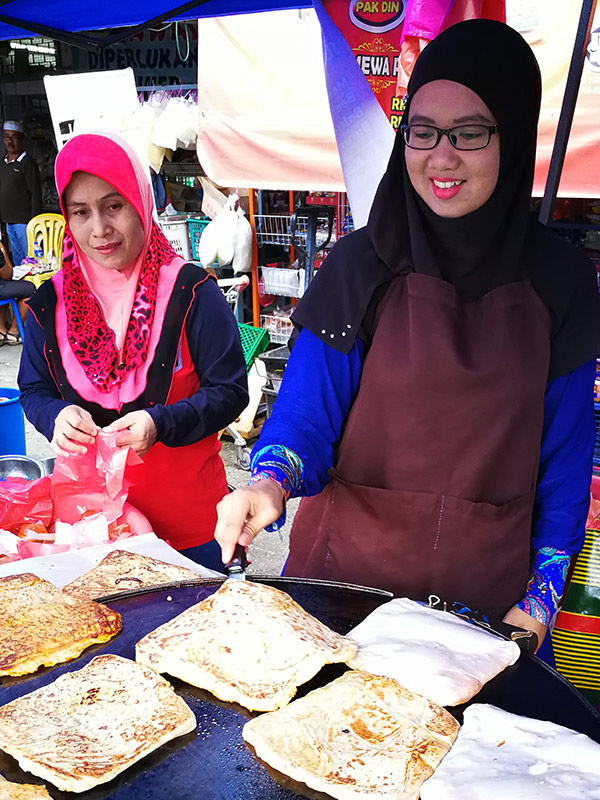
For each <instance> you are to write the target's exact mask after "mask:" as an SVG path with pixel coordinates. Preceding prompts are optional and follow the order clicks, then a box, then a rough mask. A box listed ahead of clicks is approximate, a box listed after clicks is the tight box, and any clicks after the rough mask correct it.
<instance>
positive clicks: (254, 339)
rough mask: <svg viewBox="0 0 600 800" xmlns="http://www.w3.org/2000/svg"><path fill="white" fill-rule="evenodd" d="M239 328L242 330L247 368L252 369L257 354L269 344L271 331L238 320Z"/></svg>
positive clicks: (241, 335)
mask: <svg viewBox="0 0 600 800" xmlns="http://www.w3.org/2000/svg"><path fill="white" fill-rule="evenodd" d="M238 328H239V330H240V338H241V340H242V349H243V351H244V359H245V360H246V368H247V369H250V367H251V366H252V362H253V361H254V359H255V358H256V356H258V355H260V354H261V353H264V351H265V350H266V349H267V347H268V346H269V333H268V331H267V330H265V329H264V328H255V327H254V326H253V325H245V324H244V323H243V322H238Z"/></svg>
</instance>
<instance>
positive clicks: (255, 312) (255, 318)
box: [248, 189, 260, 328]
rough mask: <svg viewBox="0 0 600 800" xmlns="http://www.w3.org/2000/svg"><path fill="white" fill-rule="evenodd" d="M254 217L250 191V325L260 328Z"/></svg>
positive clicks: (254, 202)
mask: <svg viewBox="0 0 600 800" xmlns="http://www.w3.org/2000/svg"><path fill="white" fill-rule="evenodd" d="M255 215H256V195H255V190H254V189H250V190H249V192H248V216H249V217H250V225H251V226H252V275H251V278H252V282H251V290H252V324H253V325H254V327H255V328H258V327H259V326H260V305H259V303H258V245H257V244H256V230H255V224H254V220H255Z"/></svg>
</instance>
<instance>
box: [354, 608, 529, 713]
mask: <svg viewBox="0 0 600 800" xmlns="http://www.w3.org/2000/svg"><path fill="white" fill-rule="evenodd" d="M348 637H349V638H350V639H353V640H354V641H355V642H356V643H357V645H358V653H357V655H356V657H355V658H353V659H352V661H349V662H348V666H350V667H352V668H353V669H360V670H364V671H365V672H371V673H373V674H375V675H385V676H386V677H388V678H393V679H394V680H396V681H398V683H399V684H400V685H401V686H404V687H405V688H407V689H410V691H411V692H415V693H416V694H421V695H424V696H425V697H427V698H428V699H429V700H432V701H433V702H434V703H437V704H438V705H440V706H455V705H459V704H460V703H465V702H466V701H467V700H470V699H471V698H472V697H474V696H475V695H476V694H477V692H478V691H479V690H480V689H481V687H482V686H483V685H484V684H485V683H486V682H487V681H489V680H491V679H492V678H493V677H494V676H495V675H497V674H498V673H499V672H502V670H504V669H505V668H506V667H507V666H509V665H511V664H514V663H515V662H516V660H517V659H518V658H519V654H520V650H519V646H518V645H517V644H516V643H515V642H510V641H506V640H504V639H501V638H500V637H498V636H495V635H494V634H493V633H488V632H487V631H485V630H483V629H482V628H479V627H477V626H475V625H472V624H471V623H470V622H467V621H466V620H462V619H459V618H458V617H456V616H454V615H453V614H450V613H448V612H446V611H438V610H436V609H433V608H428V607H426V606H423V605H421V604H420V603H416V602H415V601H414V600H409V599H408V598H406V597H403V598H398V599H395V600H390V601H389V602H388V603H384V604H383V605H381V606H379V608H376V609H375V611H373V612H372V613H371V614H369V616H368V617H366V618H365V619H364V620H363V621H362V622H361V623H360V624H359V625H357V627H356V628H354V629H353V630H351V631H350V633H349V634H348Z"/></svg>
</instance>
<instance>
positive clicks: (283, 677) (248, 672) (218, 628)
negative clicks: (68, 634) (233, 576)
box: [135, 580, 356, 711]
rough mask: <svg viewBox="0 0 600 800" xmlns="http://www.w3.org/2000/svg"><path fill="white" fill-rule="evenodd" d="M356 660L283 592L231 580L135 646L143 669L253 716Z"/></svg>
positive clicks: (347, 644) (342, 641)
mask: <svg viewBox="0 0 600 800" xmlns="http://www.w3.org/2000/svg"><path fill="white" fill-rule="evenodd" d="M355 653H356V645H355V644H354V642H351V641H350V640H349V639H346V638H345V637H344V636H340V635H339V634H338V633H335V632H334V631H332V630H331V629H330V628H328V627H327V626H326V625H324V624H323V623H322V622H320V621H319V620H318V619H315V617H313V616H311V615H310V614H308V613H307V612H306V611H305V610H304V609H303V608H302V607H301V606H300V605H298V603H296V602H295V600H292V598H291V597H290V596H289V595H288V594H286V593H285V592H281V591H279V589H274V588H273V587H271V586H263V585H262V584H259V583H252V582H250V581H232V580H229V581H225V583H223V585H222V586H221V587H220V588H219V589H218V591H216V592H215V593H214V594H212V595H211V596H210V597H207V598H206V600H203V601H202V602H201V603H197V604H196V605H195V606H192V607H191V608H188V609H186V610H185V611H184V612H182V613H181V614H179V616H177V617H175V618H174V619H172V620H170V621H169V622H166V623H165V624H164V625H161V626H160V627H159V628H156V630H154V631H152V632H151V633H149V634H147V635H146V636H144V638H143V639H141V640H140V641H139V642H138V643H137V645H136V647H135V657H136V661H139V662H140V663H141V664H146V665H147V666H149V667H152V669H155V670H156V671H157V672H161V673H162V672H166V673H168V674H169V675H173V676H174V677H176V678H180V679H181V680H182V681H185V682H186V683H189V684H191V685H192V686H197V687H199V688H200V689H207V690H208V691H209V692H212V694H214V695H215V696H216V697H218V698H219V699H220V700H225V701H226V702H230V703H239V704H240V705H243V706H244V707H245V708H249V709H252V710H254V711H272V710H274V709H276V708H281V706H284V705H286V704H287V703H289V701H290V700H291V699H292V697H293V696H294V695H295V693H296V688H297V687H298V686H300V685H301V684H303V683H305V682H306V681H308V680H310V678H312V677H313V676H314V675H316V674H317V672H318V671H319V670H320V669H321V667H323V666H324V665H325V664H332V663H336V662H340V663H343V662H344V661H346V660H347V659H349V658H352V656H353V655H354V654H355Z"/></svg>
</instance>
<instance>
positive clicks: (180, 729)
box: [0, 654, 196, 792]
mask: <svg viewBox="0 0 600 800" xmlns="http://www.w3.org/2000/svg"><path fill="white" fill-rule="evenodd" d="M195 727H196V718H195V716H194V714H193V712H192V711H191V709H190V708H189V707H188V706H187V704H186V703H185V702H184V701H183V700H182V699H181V698H180V697H178V696H177V695H176V694H175V692H174V690H173V687H172V686H171V685H170V684H169V683H167V681H166V680H164V678H161V677H160V675H157V674H156V673H155V672H153V671H152V670H151V669H148V668H147V667H143V666H142V665H141V664H136V663H135V661H131V660H129V659H127V658H121V657H120V656H114V655H109V654H107V655H102V656H97V657H96V658H94V659H92V661H90V663H89V664H87V666H85V667H83V669H80V670H78V671H77V672H68V673H65V674H64V675H61V676H60V677H59V678H57V679H56V680H55V681H54V683H51V684H49V685H48V686H44V687H42V688H41V689H37V690H36V691H35V692H31V694H27V695H25V696H24V697H19V698H18V699H17V700H13V701H12V702H10V703H7V704H6V705H4V706H1V707H0V749H2V750H4V751H5V752H6V753H8V754H9V755H11V756H12V757H13V758H15V759H16V760H17V761H18V762H19V766H20V767H21V769H24V770H27V771H29V772H32V773H33V774H34V775H37V776H38V777H40V778H42V779H44V780H48V781H50V782H51V783H53V784H54V785H55V786H56V787H58V788H59V789H61V790H62V791H65V792H83V791H87V790H88V789H92V788H93V787H94V786H98V784H101V783H106V781H110V780H112V778H114V777H115V776H116V775H119V774H120V773H121V772H123V770H125V769H127V767H129V766H131V765H132V764H134V763H135V762H136V761H139V760H140V759H141V758H143V757H144V756H146V755H148V753H151V752H152V751H153V750H156V749H157V748H158V747H160V746H161V745H163V744H165V743H166V742H169V741H171V739H174V738H175V737H176V736H181V735H182V734H184V733H190V732H191V731H193V730H194V729H195Z"/></svg>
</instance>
